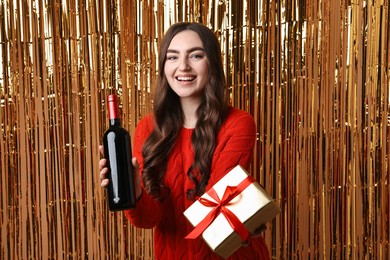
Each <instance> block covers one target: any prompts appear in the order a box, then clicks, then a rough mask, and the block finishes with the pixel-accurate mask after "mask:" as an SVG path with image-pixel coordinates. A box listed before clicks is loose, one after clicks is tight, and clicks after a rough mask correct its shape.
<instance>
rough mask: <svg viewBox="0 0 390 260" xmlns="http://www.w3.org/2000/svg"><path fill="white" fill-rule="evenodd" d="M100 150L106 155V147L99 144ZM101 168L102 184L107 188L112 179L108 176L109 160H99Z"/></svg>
mask: <svg viewBox="0 0 390 260" xmlns="http://www.w3.org/2000/svg"><path fill="white" fill-rule="evenodd" d="M99 151H100V153H101V154H102V155H103V156H104V147H103V145H99ZM99 170H100V179H101V182H100V186H102V187H103V188H106V187H107V186H108V183H109V182H110V180H109V179H108V178H107V173H108V168H107V160H106V159H104V158H103V159H100V161H99Z"/></svg>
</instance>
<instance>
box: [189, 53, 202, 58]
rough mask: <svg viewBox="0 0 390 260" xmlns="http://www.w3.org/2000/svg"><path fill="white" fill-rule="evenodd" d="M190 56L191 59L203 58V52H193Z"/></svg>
mask: <svg viewBox="0 0 390 260" xmlns="http://www.w3.org/2000/svg"><path fill="white" fill-rule="evenodd" d="M191 58H192V59H201V58H203V54H200V53H194V54H192V55H191Z"/></svg>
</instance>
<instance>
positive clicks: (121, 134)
mask: <svg viewBox="0 0 390 260" xmlns="http://www.w3.org/2000/svg"><path fill="white" fill-rule="evenodd" d="M107 104H108V115H109V122H110V125H109V128H108V129H107V131H106V132H105V133H104V136H103V146H104V157H105V159H106V160H107V167H108V170H109V172H108V179H109V180H110V181H109V185H108V187H107V192H108V207H109V209H110V211H118V210H125V209H130V208H134V207H135V204H136V195H135V188H134V178H133V174H134V173H133V165H132V163H131V158H132V151H131V140H130V134H129V132H128V131H127V130H126V129H124V128H123V127H122V126H121V120H120V116H119V106H118V98H117V96H116V95H109V96H108V97H107Z"/></svg>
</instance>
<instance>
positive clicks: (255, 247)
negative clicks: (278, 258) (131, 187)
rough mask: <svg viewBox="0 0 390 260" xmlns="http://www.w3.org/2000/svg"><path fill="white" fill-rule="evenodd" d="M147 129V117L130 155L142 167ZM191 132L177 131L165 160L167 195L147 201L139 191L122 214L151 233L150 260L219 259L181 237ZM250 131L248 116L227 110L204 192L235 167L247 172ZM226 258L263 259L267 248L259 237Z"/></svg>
mask: <svg viewBox="0 0 390 260" xmlns="http://www.w3.org/2000/svg"><path fill="white" fill-rule="evenodd" d="M152 130H153V117H152V115H149V116H146V117H145V118H144V119H142V120H141V121H140V122H139V124H138V126H137V128H136V130H135V133H134V148H133V153H134V156H135V157H137V159H138V162H139V163H140V170H142V168H143V158H142V152H141V151H142V146H143V144H144V142H145V140H146V138H147V137H148V136H149V134H150V132H151V131H152ZM192 132H193V130H192V129H186V128H183V129H182V130H181V133H180V135H179V137H178V139H177V142H176V145H175V147H174V149H173V151H172V154H171V155H170V156H169V158H168V164H167V171H166V174H165V177H164V180H163V181H164V186H166V187H168V189H169V190H170V192H169V193H168V194H167V196H166V197H165V198H164V200H162V201H156V200H154V199H152V198H151V197H150V196H149V195H148V194H147V193H146V192H145V191H143V194H142V196H141V198H140V200H139V201H138V204H137V207H136V208H135V209H131V210H128V211H125V214H126V217H127V218H128V219H129V220H130V221H131V223H132V224H133V225H135V226H136V227H140V228H155V230H154V250H155V252H154V253H155V258H156V259H167V260H171V259H221V258H220V257H219V256H218V255H216V254H215V253H213V252H212V250H211V249H210V248H209V247H208V245H207V244H206V243H205V242H203V239H202V236H199V237H198V238H197V239H194V240H192V239H185V238H184V237H185V236H186V235H187V234H188V233H189V232H190V231H191V230H192V229H193V227H192V225H191V224H190V223H189V221H188V220H187V219H186V218H185V216H184V215H183V212H184V211H185V209H187V208H188V207H189V206H190V205H191V204H192V203H193V201H191V200H188V199H186V191H187V189H188V188H190V187H191V188H192V187H194V185H193V183H192V182H191V181H190V180H189V178H188V177H187V174H186V173H187V170H188V168H189V167H190V165H191V164H192V162H193V155H194V152H193V149H192V144H191V134H192ZM255 138H256V129H255V123H254V120H253V118H252V116H251V115H250V114H249V113H247V112H244V111H241V110H238V109H234V108H233V109H231V110H230V113H229V115H228V117H227V119H226V120H225V122H224V123H223V125H222V127H221V129H220V131H219V133H218V136H217V146H216V149H215V152H214V156H213V161H212V165H211V177H210V180H209V183H208V186H207V188H206V190H208V189H209V188H210V187H212V186H213V185H214V184H215V183H216V182H217V181H218V180H219V179H221V178H222V177H223V176H224V175H225V174H226V173H227V172H229V170H230V169H232V168H233V167H235V166H236V165H238V164H240V165H241V166H243V167H244V168H248V166H249V163H250V162H251V159H252V152H253V147H254V144H255ZM229 259H237V260H238V259H240V260H241V259H269V253H268V249H267V247H266V245H265V243H264V240H263V238H262V237H257V238H251V241H250V245H249V246H243V247H241V248H240V249H238V250H237V251H236V252H235V253H234V254H233V255H232V256H231V257H230V258H229Z"/></svg>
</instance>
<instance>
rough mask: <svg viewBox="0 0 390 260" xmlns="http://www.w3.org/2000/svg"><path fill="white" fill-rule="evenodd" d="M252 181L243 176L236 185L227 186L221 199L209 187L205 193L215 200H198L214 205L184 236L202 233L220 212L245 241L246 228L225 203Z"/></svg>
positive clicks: (190, 237) (190, 236)
mask: <svg viewBox="0 0 390 260" xmlns="http://www.w3.org/2000/svg"><path fill="white" fill-rule="evenodd" d="M253 182H254V179H253V178H251V177H249V176H248V177H247V178H245V179H244V180H243V181H242V182H240V183H239V184H238V185H237V186H227V187H226V190H225V192H224V194H223V196H222V199H219V197H218V194H217V193H216V191H215V190H214V188H211V189H210V190H209V191H208V192H207V194H208V195H209V196H210V197H211V198H213V199H214V200H215V201H216V202H217V203H216V202H214V201H211V200H208V199H206V198H202V197H201V198H199V199H198V201H199V202H200V203H202V204H203V205H204V206H206V207H214V208H213V209H212V210H211V211H210V212H209V214H207V216H206V217H205V218H204V219H203V220H202V221H201V222H199V224H198V225H196V226H195V228H194V229H193V230H192V231H191V233H189V234H188V235H187V236H186V238H188V239H195V238H197V237H198V236H199V235H200V234H202V233H203V231H205V230H206V229H207V227H208V226H209V225H210V224H211V223H212V222H213V221H214V220H215V218H216V217H217V216H218V215H219V214H220V213H222V214H223V215H224V216H225V218H226V220H227V221H228V222H229V224H230V226H231V227H232V228H233V230H234V231H235V232H237V234H238V235H239V236H240V237H241V239H242V241H246V240H247V239H248V236H249V232H248V230H246V228H245V226H244V224H243V223H241V221H240V220H239V219H238V218H237V216H236V215H235V214H234V213H233V212H231V211H230V210H229V209H228V208H227V207H226V205H228V204H229V202H230V201H231V200H232V199H233V198H235V197H236V196H237V195H238V194H240V193H241V192H242V191H243V190H245V189H246V188H247V187H248V186H249V185H250V184H251V183H253Z"/></svg>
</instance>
